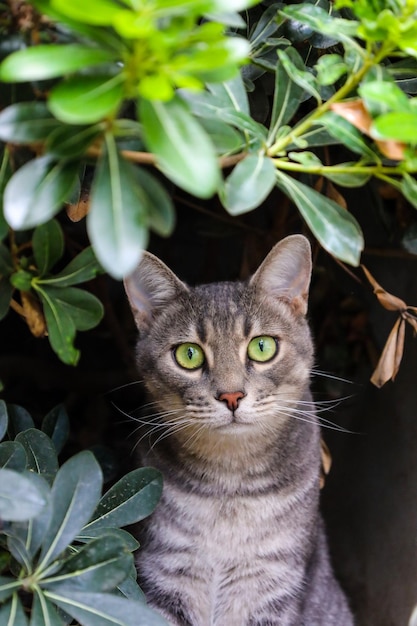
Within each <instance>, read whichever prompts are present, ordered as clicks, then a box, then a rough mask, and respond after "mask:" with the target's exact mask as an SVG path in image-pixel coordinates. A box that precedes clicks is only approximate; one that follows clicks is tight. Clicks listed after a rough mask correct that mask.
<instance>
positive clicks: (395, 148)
mask: <svg viewBox="0 0 417 626" xmlns="http://www.w3.org/2000/svg"><path fill="white" fill-rule="evenodd" d="M371 137H372V135H371ZM375 143H376V145H377V146H378V148H379V149H380V151H381V152H382V154H383V155H384V156H386V157H388V159H393V160H394V161H403V160H404V151H405V148H406V144H405V143H401V141H394V140H393V139H387V140H386V141H383V140H382V139H375Z"/></svg>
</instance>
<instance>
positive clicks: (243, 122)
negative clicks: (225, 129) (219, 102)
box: [221, 109, 267, 142]
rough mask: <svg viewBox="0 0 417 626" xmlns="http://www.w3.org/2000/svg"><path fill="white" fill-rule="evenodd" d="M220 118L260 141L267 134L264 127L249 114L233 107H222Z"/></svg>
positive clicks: (263, 139)
mask: <svg viewBox="0 0 417 626" xmlns="http://www.w3.org/2000/svg"><path fill="white" fill-rule="evenodd" d="M221 118H222V120H223V121H224V122H227V123H228V124H232V125H233V126H235V127H236V128H238V129H239V130H241V131H242V132H247V133H248V134H249V135H251V136H252V137H254V138H255V139H258V140H259V141H260V142H263V141H265V139H266V136H267V131H266V128H265V127H264V126H263V125H262V124H259V122H256V121H255V120H254V119H253V118H252V117H251V116H250V115H247V114H246V113H242V112H241V111H235V110H233V109H224V110H223V111H222V112H221Z"/></svg>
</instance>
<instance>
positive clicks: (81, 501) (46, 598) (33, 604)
mask: <svg viewBox="0 0 417 626" xmlns="http://www.w3.org/2000/svg"><path fill="white" fill-rule="evenodd" d="M67 434H68V417H67V415H66V413H65V410H64V408H63V407H62V406H59V407H56V408H55V409H53V410H52V411H51V412H50V413H49V414H48V415H47V416H46V417H45V418H44V420H43V422H42V426H41V429H40V430H38V429H36V428H35V426H34V423H33V420H32V418H31V416H30V415H29V414H28V413H27V412H26V411H25V410H24V409H23V408H22V407H19V406H14V405H13V406H6V404H5V403H4V402H3V401H0V439H4V440H3V441H2V442H1V443H0V520H1V524H2V525H1V530H0V621H1V623H2V624H4V625H6V624H7V625H9V626H12V625H13V626H25V625H26V626H27V625H28V624H30V626H41V625H42V626H43V625H44V624H51V625H53V626H64V625H65V624H70V623H71V622H72V620H73V619H75V620H77V622H78V623H79V624H81V625H82V626H97V625H99V624H100V625H101V624H125V625H126V626H129V625H132V626H133V625H135V626H137V625H139V626H140V625H141V624H143V626H145V624H146V625H147V626H164V625H165V624H166V622H165V620H163V619H162V618H160V617H159V616H157V615H156V614H155V613H154V612H153V611H152V610H151V609H149V608H148V607H146V605H145V602H144V596H143V593H142V592H141V590H140V588H139V587H138V585H137V583H136V571H135V566H134V560H133V552H134V551H135V550H136V549H137V548H138V543H137V542H136V540H135V539H134V538H133V537H132V536H131V535H130V534H129V533H128V532H126V531H125V530H122V528H121V527H122V526H126V525H128V524H132V523H135V522H137V521H139V520H141V519H143V518H144V517H146V516H147V515H149V514H150V513H151V512H152V510H153V509H154V507H155V505H156V503H157V501H158V499H159V497H160V494H161V489H162V481H161V476H160V474H159V472H157V471H156V470H153V469H151V468H141V469H138V470H134V471H133V472H130V473H129V474H127V475H125V476H124V477H123V478H121V479H120V480H119V482H117V483H116V484H115V485H114V486H113V487H111V488H110V490H109V491H107V493H105V494H104V495H103V496H102V495H101V494H102V488H103V476H102V472H101V469H100V465H99V464H98V462H97V460H96V459H95V457H94V455H93V454H92V453H91V452H89V451H85V452H81V453H79V454H77V455H75V456H74V457H71V458H70V459H69V460H67V461H66V462H65V463H64V464H63V465H62V466H61V467H59V464H58V454H59V452H60V451H61V449H62V447H63V445H64V443H65V440H66V437H67Z"/></svg>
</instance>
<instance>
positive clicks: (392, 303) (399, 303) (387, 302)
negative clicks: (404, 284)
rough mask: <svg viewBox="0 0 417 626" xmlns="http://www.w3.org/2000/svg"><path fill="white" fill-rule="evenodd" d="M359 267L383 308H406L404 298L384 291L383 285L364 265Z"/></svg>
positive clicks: (396, 309) (397, 309)
mask: <svg viewBox="0 0 417 626" xmlns="http://www.w3.org/2000/svg"><path fill="white" fill-rule="evenodd" d="M361 267H362V269H363V271H364V272H365V275H366V278H367V279H368V280H369V282H370V283H371V285H372V287H373V290H374V294H375V295H376V297H377V298H378V300H379V301H380V303H381V304H382V306H383V307H384V308H385V309H388V311H401V312H403V311H405V310H406V309H407V305H406V303H405V302H404V300H401V298H397V296H393V295H392V294H391V293H388V291H385V289H383V287H381V285H380V284H379V283H377V282H376V280H375V278H374V277H373V276H372V274H371V273H370V272H369V270H367V269H366V267H365V266H364V265H361Z"/></svg>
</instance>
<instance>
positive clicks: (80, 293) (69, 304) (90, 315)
mask: <svg viewBox="0 0 417 626" xmlns="http://www.w3.org/2000/svg"><path fill="white" fill-rule="evenodd" d="M40 293H41V296H42V295H44V294H45V293H46V294H47V295H48V299H49V301H51V302H53V304H54V306H55V307H57V309H59V311H60V312H61V313H62V312H63V311H65V313H66V314H68V315H69V317H70V318H71V320H72V322H73V324H74V327H75V328H76V330H90V329H91V328H94V326H97V324H98V323H99V322H100V320H101V319H102V317H103V314H104V310H103V305H102V304H101V302H100V300H99V299H98V298H96V296H94V295H93V294H92V293H90V292H88V291H85V290H84V289H78V287H55V286H53V287H51V286H49V285H48V286H46V287H45V286H44V285H43V286H42V291H41V292H40Z"/></svg>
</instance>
